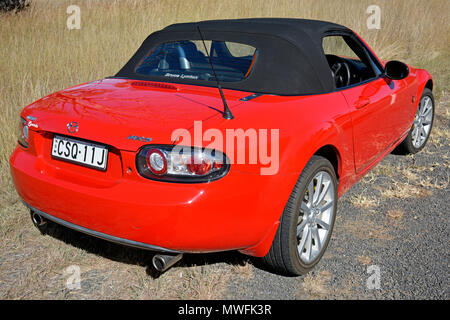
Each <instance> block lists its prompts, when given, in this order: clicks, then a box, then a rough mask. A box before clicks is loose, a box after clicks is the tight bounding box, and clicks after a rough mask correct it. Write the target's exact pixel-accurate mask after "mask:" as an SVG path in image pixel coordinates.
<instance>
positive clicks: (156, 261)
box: [30, 211, 183, 273]
mask: <svg viewBox="0 0 450 320" xmlns="http://www.w3.org/2000/svg"><path fill="white" fill-rule="evenodd" d="M30 214H31V221H33V224H34V226H35V227H36V228H38V229H41V228H42V227H44V226H45V225H46V224H47V220H46V219H45V218H44V217H43V216H41V215H40V214H39V213H37V212H34V211H31V213H30ZM181 258H183V254H182V253H179V254H156V255H154V256H153V258H152V264H153V267H154V268H155V269H156V270H157V271H159V272H161V273H162V272H165V271H167V270H168V269H169V268H170V267H172V266H173V265H174V264H175V263H177V262H178V261H180V260H181Z"/></svg>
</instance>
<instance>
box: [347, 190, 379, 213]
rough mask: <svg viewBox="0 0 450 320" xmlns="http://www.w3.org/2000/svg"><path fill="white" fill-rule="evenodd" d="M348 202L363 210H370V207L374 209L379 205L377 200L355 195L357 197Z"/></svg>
mask: <svg viewBox="0 0 450 320" xmlns="http://www.w3.org/2000/svg"><path fill="white" fill-rule="evenodd" d="M350 202H351V204H353V205H354V206H355V207H360V208H365V209H367V208H371V207H376V206H378V205H379V203H380V201H379V199H377V198H375V197H369V196H366V195H364V194H357V195H354V196H352V197H350Z"/></svg>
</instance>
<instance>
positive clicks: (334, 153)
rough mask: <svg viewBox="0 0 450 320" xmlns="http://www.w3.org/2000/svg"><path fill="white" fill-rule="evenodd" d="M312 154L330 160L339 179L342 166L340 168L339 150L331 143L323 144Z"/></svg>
mask: <svg viewBox="0 0 450 320" xmlns="http://www.w3.org/2000/svg"><path fill="white" fill-rule="evenodd" d="M313 155H316V156H321V157H324V158H325V159H327V160H328V161H330V162H331V164H332V165H333V168H334V172H335V173H336V177H337V179H338V180H339V177H340V176H341V174H342V168H341V163H342V160H341V155H340V153H339V150H338V149H337V148H336V147H335V146H334V145H331V144H327V145H324V146H323V147H321V148H319V149H318V150H317V151H316V152H315V153H314V154H313Z"/></svg>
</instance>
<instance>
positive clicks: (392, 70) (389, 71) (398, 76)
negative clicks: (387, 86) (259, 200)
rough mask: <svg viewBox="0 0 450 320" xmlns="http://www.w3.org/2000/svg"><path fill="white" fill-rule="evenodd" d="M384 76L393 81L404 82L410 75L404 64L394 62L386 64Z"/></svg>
mask: <svg viewBox="0 0 450 320" xmlns="http://www.w3.org/2000/svg"><path fill="white" fill-rule="evenodd" d="M384 74H385V75H386V77H388V78H389V79H391V80H402V79H405V78H406V77H407V76H408V75H409V68H408V66H407V65H406V64H404V63H403V62H400V61H396V60H392V61H389V62H388V63H386V66H385V67H384Z"/></svg>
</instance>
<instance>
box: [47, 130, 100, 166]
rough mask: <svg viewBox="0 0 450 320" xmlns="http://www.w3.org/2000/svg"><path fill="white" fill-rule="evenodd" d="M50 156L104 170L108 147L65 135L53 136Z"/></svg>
mask: <svg viewBox="0 0 450 320" xmlns="http://www.w3.org/2000/svg"><path fill="white" fill-rule="evenodd" d="M52 157H53V158H57V159H61V160H65V161H69V162H73V163H77V164H80V165H83V166H88V167H92V168H96V169H100V170H106V165H107V163H108V148H107V147H106V146H102V145H99V144H96V143H92V142H86V141H80V140H75V139H71V138H67V137H62V136H57V135H55V136H54V137H53V144H52Z"/></svg>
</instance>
